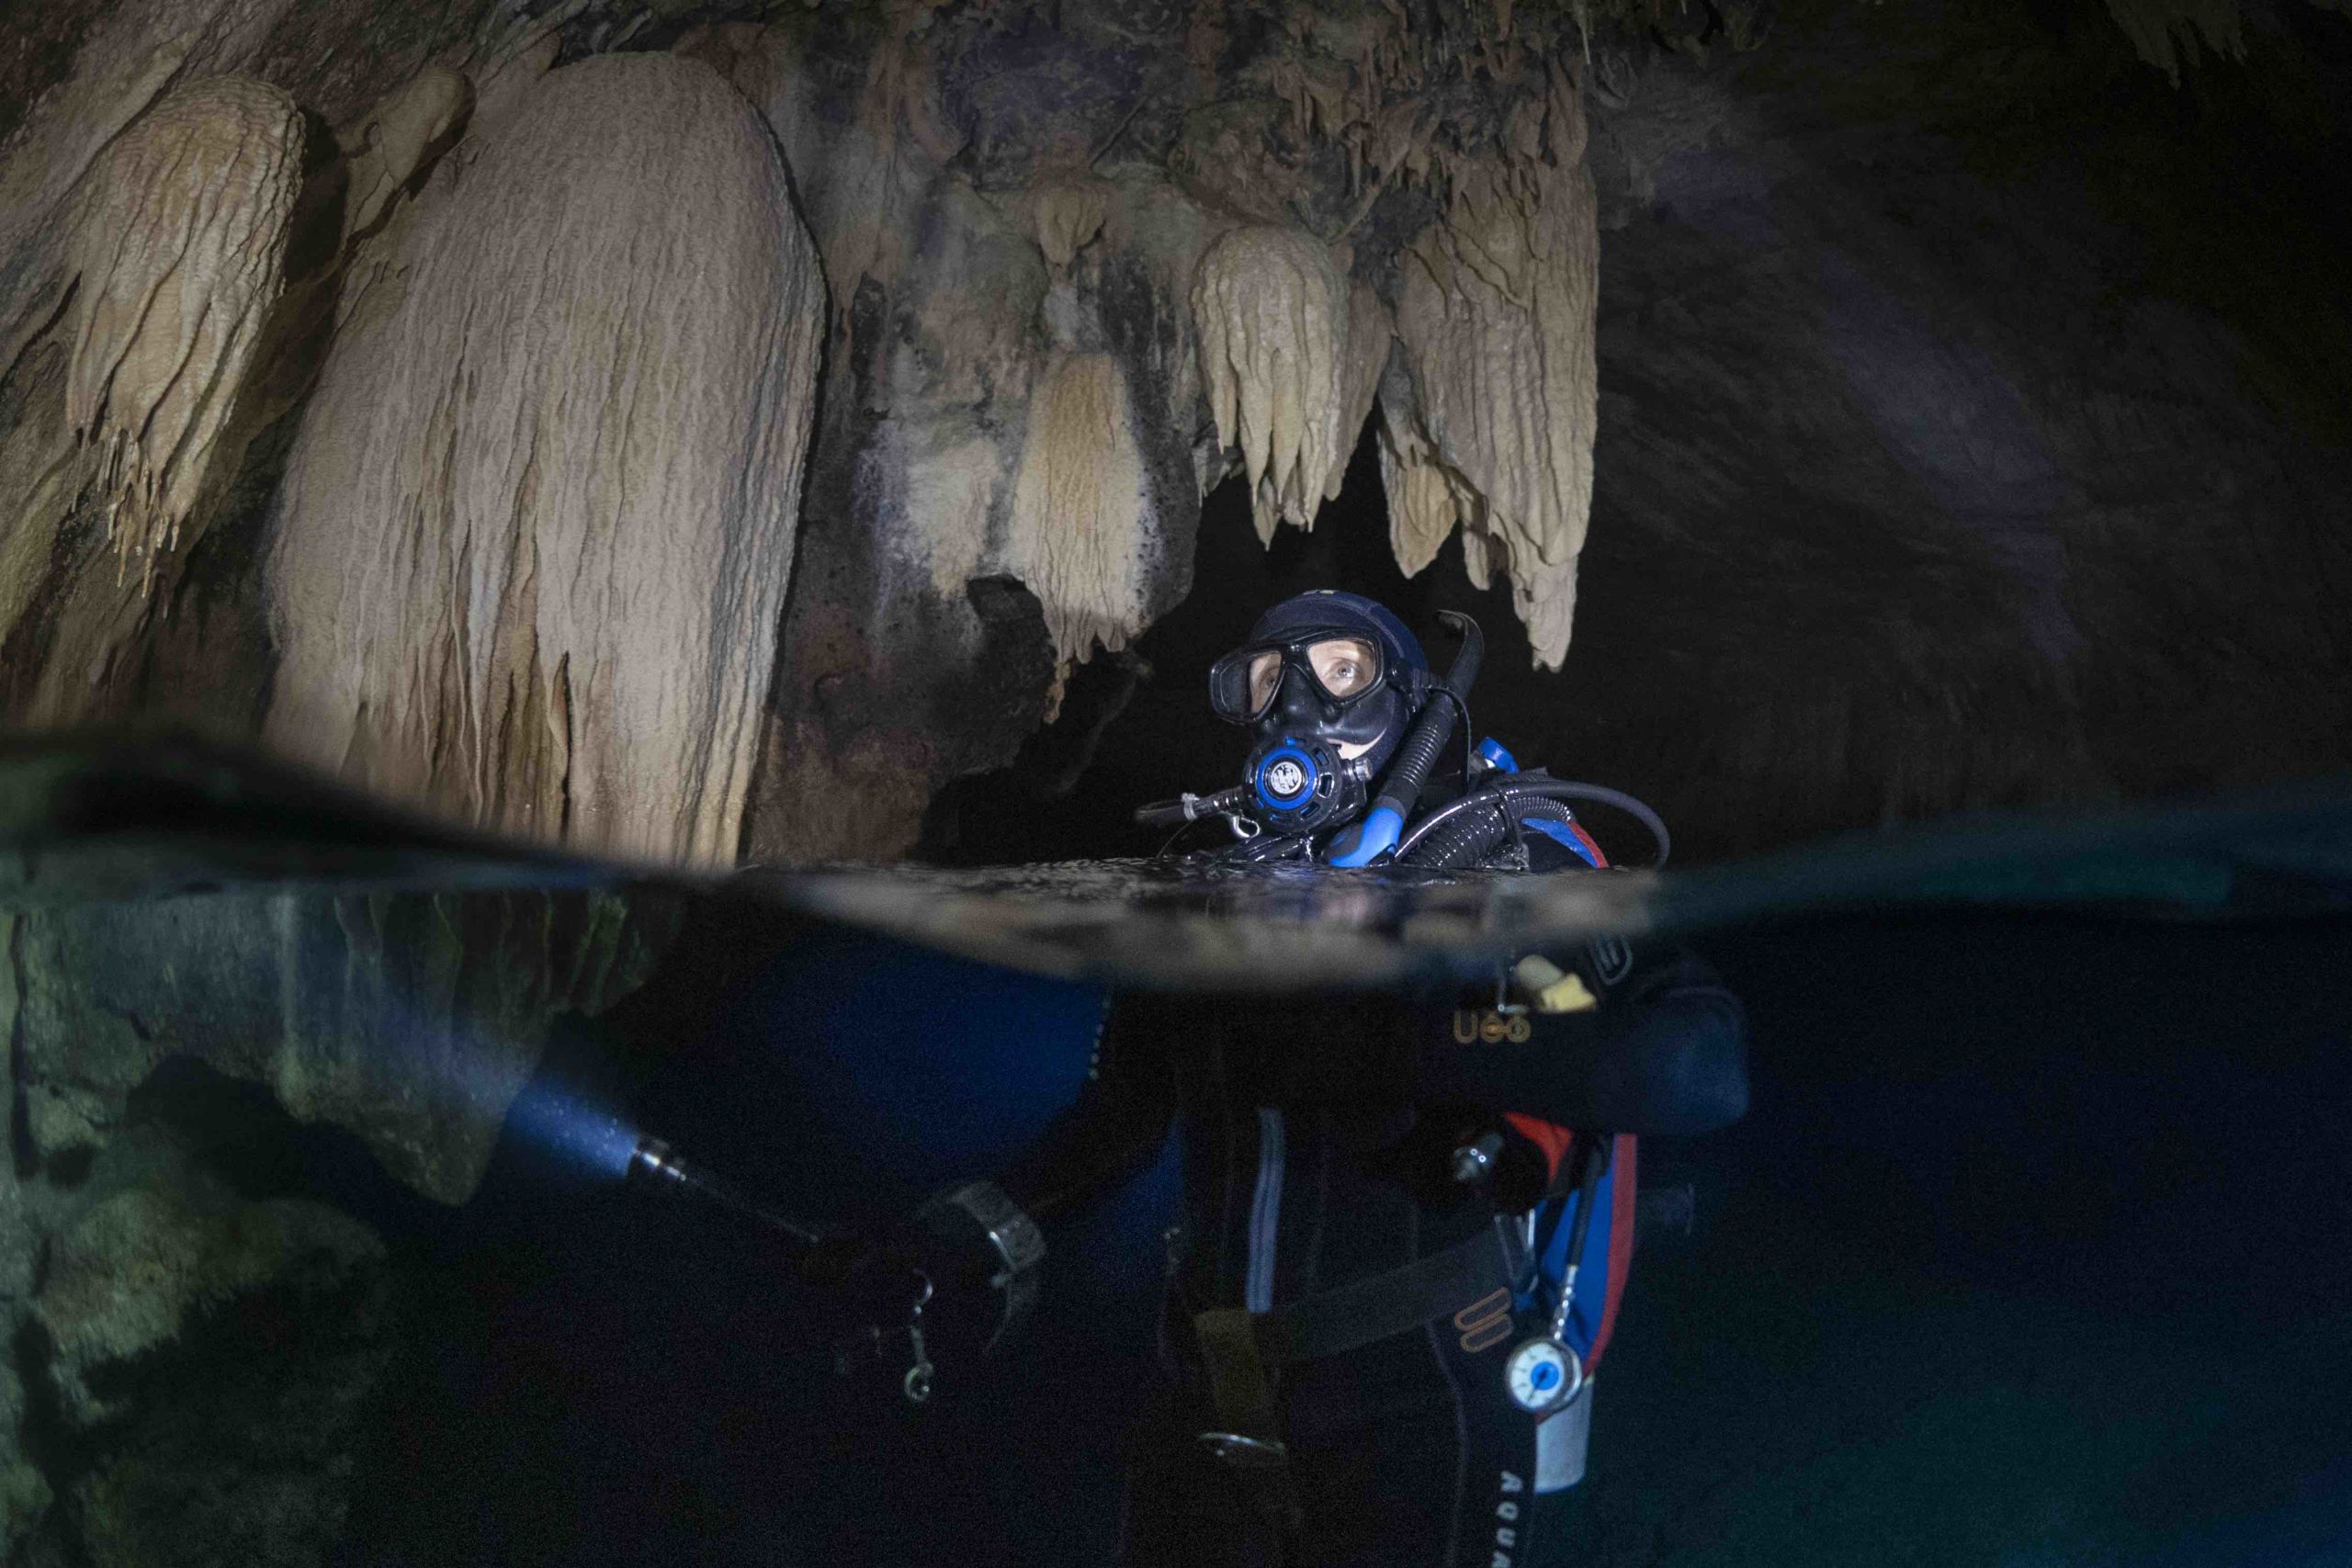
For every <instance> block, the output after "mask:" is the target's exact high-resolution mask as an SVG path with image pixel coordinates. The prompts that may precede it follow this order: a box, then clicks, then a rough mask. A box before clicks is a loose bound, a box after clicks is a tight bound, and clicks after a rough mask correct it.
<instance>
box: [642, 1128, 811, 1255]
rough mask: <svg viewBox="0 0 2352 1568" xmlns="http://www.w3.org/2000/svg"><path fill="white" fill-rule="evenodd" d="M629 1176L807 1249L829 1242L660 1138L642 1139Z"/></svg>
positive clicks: (806, 1226) (807, 1226)
mask: <svg viewBox="0 0 2352 1568" xmlns="http://www.w3.org/2000/svg"><path fill="white" fill-rule="evenodd" d="M628 1174H629V1176H630V1177H632V1178H635V1179H641V1180H648V1181H652V1182H656V1183H659V1184H661V1185H663V1186H671V1187H676V1188H678V1189H680V1190H684V1191H688V1192H692V1193H694V1194H695V1196H697V1197H699V1198H701V1199H703V1200H704V1201H707V1202H710V1203H713V1204H716V1205H717V1206H718V1207H719V1208H721V1209H724V1210H726V1211H727V1212H728V1213H732V1214H736V1215H739V1216H741V1218H743V1219H747V1220H750V1221H751V1222H752V1224H757V1225H762V1226H764V1227H765V1228H767V1229H769V1230H773V1231H780V1232H782V1233H783V1234H784V1235H787V1236H789V1237H791V1238H792V1240H793V1241H794V1242H796V1243H797V1244H798V1245H799V1246H801V1247H815V1246H816V1245H817V1244H818V1243H820V1242H821V1241H823V1240H824V1239H825V1233H824V1232H822V1231H820V1230H817V1229H815V1228H814V1227H812V1226H809V1225H805V1224H801V1223H800V1222H799V1221H797V1220H793V1219H788V1218H786V1216H785V1215H783V1214H779V1213H776V1212H775V1210H774V1209H771V1208H769V1207H767V1206H766V1205H765V1204H763V1203H760V1202H757V1201H753V1200H752V1198H751V1197H749V1196H748V1195H746V1194H745V1193H744V1192H743V1191H742V1190H741V1189H739V1188H737V1187H735V1186H734V1185H733V1184H731V1183H730V1182H729V1181H727V1180H725V1179H722V1178H720V1177H719V1176H718V1175H716V1174H715V1173H713V1172H712V1171H710V1170H707V1169H706V1168H703V1167H701V1166H699V1165H695V1164H693V1163H692V1162H690V1161H688V1160H685V1159H683V1158H681V1157H680V1156H679V1155H678V1151H677V1150H675V1149H673V1148H672V1147H671V1146H670V1145H667V1144H665V1143H663V1142H662V1140H661V1139H659V1138H653V1137H645V1138H639V1139H638V1141H637V1148H636V1151H635V1152H634V1153H632V1154H631V1155H630V1156H628Z"/></svg>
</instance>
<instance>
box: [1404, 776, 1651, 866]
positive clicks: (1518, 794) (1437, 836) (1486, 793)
mask: <svg viewBox="0 0 2352 1568" xmlns="http://www.w3.org/2000/svg"><path fill="white" fill-rule="evenodd" d="M1528 799H1539V800H1582V801H1588V802H1590V803H1591V804H1593V805H1597V806H1608V807H1615V808H1616V809H1617V810H1619V811H1623V813H1625V814H1626V815H1627V816H1629V817H1631V818H1634V820H1635V821H1637V822H1639V823H1640V824H1641V825H1642V827H1643V828H1644V829H1645V830H1646V831H1647V832H1648V833H1649V835H1650V837H1651V839H1652V840H1655V841H1656V842H1657V858H1655V859H1654V860H1652V861H1651V862H1650V863H1649V868H1648V869H1650V870H1653V871H1655V870H1657V868H1659V867H1660V866H1663V865H1664V864H1666V862H1667V857H1668V855H1669V854H1671V853H1672V852H1673V849H1674V840H1673V836H1672V835H1671V834H1669V833H1668V832H1667V830H1666V823H1665V821H1664V820H1663V819H1662V818H1659V816H1658V814H1657V812H1655V811H1653V810H1651V809H1650V808H1649V807H1647V806H1645V805H1644V804H1643V803H1642V802H1641V801H1639V800H1636V799H1634V797H1633V796H1632V795H1627V794H1625V793H1624V792H1623V790H1614V789H1610V788H1608V787H1606V786H1605V785H1602V784H1574V783H1571V782H1569V781H1568V780H1566V779H1545V778H1515V779H1511V780H1510V781H1508V782H1507V783H1503V784H1490V785H1488V786H1487V788H1485V789H1481V790H1476V791H1473V792H1472V793H1471V794H1469V795H1464V796H1463V797H1462V798H1461V799H1460V800H1457V801H1453V802H1452V803H1451V804H1449V805H1446V806H1442V807H1439V808H1438V809H1437V810H1435V811H1432V812H1430V815H1429V816H1428V818H1425V819H1424V820H1422V821H1421V822H1419V823H1417V824H1416V825H1415V826H1414V828H1413V830H1412V831H1411V832H1410V833H1408V834H1407V835H1406V836H1405V838H1404V840H1403V841H1402V842H1401V843H1399V844H1398V845H1397V859H1398V860H1399V861H1409V860H1411V859H1412V858H1413V857H1414V854H1415V852H1417V851H1419V850H1421V849H1423V848H1425V847H1430V846H1431V845H1432V844H1434V846H1435V847H1436V849H1437V850H1439V851H1441V852H1442V853H1434V854H1432V855H1430V856H1429V857H1426V858H1425V859H1424V861H1423V863H1425V864H1432V865H1454V864H1471V863H1476V861H1478V860H1480V859H1483V858H1484V857H1485V856H1486V855H1487V853H1488V852H1491V851H1492V849H1493V848H1494V845H1495V842H1496V840H1498V839H1500V838H1501V837H1502V836H1503V835H1504V834H1506V833H1508V832H1510V830H1511V829H1512V827H1513V826H1514V825H1516V823H1517V822H1518V820H1519V818H1518V817H1517V815H1516V813H1514V812H1513V811H1512V809H1511V808H1512V806H1513V805H1514V804H1515V803H1516V802H1518V801H1521V800H1528ZM1481 810H1483V811H1485V812H1487V813H1488V814H1489V815H1488V816H1487V818H1486V819H1485V820H1484V821H1480V820H1477V819H1476V815H1475V814H1476V813H1478V812H1480V811H1481ZM1464 818H1470V819H1469V820H1464ZM1448 823H1453V825H1454V826H1453V828H1451V829H1447V830H1446V831H1443V832H1441V831H1440V829H1444V828H1445V827H1446V825H1447V824H1448Z"/></svg>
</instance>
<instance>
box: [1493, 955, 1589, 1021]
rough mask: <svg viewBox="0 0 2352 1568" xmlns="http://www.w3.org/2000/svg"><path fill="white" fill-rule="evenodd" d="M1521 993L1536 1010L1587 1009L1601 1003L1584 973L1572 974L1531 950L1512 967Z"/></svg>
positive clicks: (1513, 975)
mask: <svg viewBox="0 0 2352 1568" xmlns="http://www.w3.org/2000/svg"><path fill="white" fill-rule="evenodd" d="M1510 974H1511V979H1512V980H1513V982H1515V983H1516V984H1517V986H1518V987H1519V992H1520V995H1521V996H1523V997H1525V998H1527V1002H1528V1005H1529V1006H1530V1007H1532V1008H1533V1009H1534V1010H1536V1011H1537V1012H1584V1011H1587V1010H1590V1009H1592V1008H1597V1007H1599V1006H1600V998H1599V997H1596V996H1594V995H1593V994H1592V992H1591V991H1589V989H1587V988H1586V987H1585V983H1584V976H1581V975H1575V974H1569V973H1566V972H1565V971H1563V970H1562V969H1561V968H1560V966H1559V965H1558V964H1555V963H1553V962H1552V961H1551V960H1550V959H1548V958H1545V957H1543V956H1542V955H1540V954H1537V953H1529V954H1528V955H1527V956H1526V957H1524V958H1522V959H1521V960H1520V961H1519V963H1518V964H1515V965H1514V966H1513V967H1512V969H1511V972H1510Z"/></svg>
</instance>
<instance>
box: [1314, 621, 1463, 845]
mask: <svg viewBox="0 0 2352 1568" xmlns="http://www.w3.org/2000/svg"><path fill="white" fill-rule="evenodd" d="M1437 615H1438V619H1439V620H1441V621H1443V622H1444V623H1445V625H1446V626H1447V627H1448V628H1450V629H1451V630H1452V631H1453V634H1454V635H1455V636H1457V637H1460V638H1461V639H1462V649H1461V651H1460V652H1458V653H1456V654H1455V655H1454V656H1453V668H1451V669H1450V670H1448V671H1446V672H1445V683H1444V685H1443V687H1442V689H1440V690H1439V691H1436V692H1432V693H1431V694H1430V699H1429V701H1428V702H1427V703H1426V704H1425V705H1423V706H1422V709H1421V716H1420V718H1419V720H1418V721H1416V722H1415V724H1414V725H1413V728H1411V729H1410V730H1409V731H1408V732H1407V734H1406V736H1405V743H1404V744H1403V745H1402V746H1399V747H1398V748H1397V761H1395V762H1394V763H1393V764H1392V765H1391V766H1390V767H1389V770H1388V773H1387V776H1386V777H1385V778H1383V779H1382V780H1381V781H1380V793H1379V794H1378V795H1374V797H1373V802H1372V809H1371V810H1370V811H1368V812H1366V813H1365V814H1364V818H1363V822H1362V823H1360V824H1358V825H1357V826H1356V827H1354V828H1351V829H1348V830H1347V831H1345V832H1343V833H1341V834H1340V837H1339V838H1338V839H1337V840H1333V847H1332V851H1331V853H1330V854H1329V856H1328V857H1327V858H1328V859H1329V862H1330V863H1331V864H1333V865H1351V866H1352V865H1369V864H1371V863H1373V862H1374V861H1375V860H1377V859H1379V858H1380V857H1381V856H1382V855H1384V854H1385V853H1387V852H1389V851H1390V850H1393V849H1396V848H1397V838H1398V835H1399V834H1401V833H1402V832H1403V831H1404V829H1405V821H1406V818H1408V817H1410V816H1411V815H1412V814H1413V804H1414V802H1416V801H1418V800H1419V799H1420V797H1421V786H1422V785H1424V784H1427V783H1429V777H1430V769H1431V768H1433V767H1435V766H1437V758H1438V753H1439V752H1441V751H1442V750H1445V743H1446V740H1447V739H1449V738H1450V737H1451V736H1452V735H1453V724H1454V718H1455V711H1456V710H1457V709H1459V710H1460V711H1461V712H1462V713H1463V714H1464V715H1466V714H1467V713H1468V712H1469V698H1470V687H1471V684H1472V683H1473V682H1476V680H1477V679H1478V665H1479V662H1480V660H1483V659H1484V658H1485V657H1486V649H1487V637H1486V634H1485V633H1484V632H1481V631H1480V630H1479V629H1478V623H1477V622H1476V621H1474V620H1472V619H1471V618H1470V617H1469V616H1467V615H1463V614H1462V613H1461V612H1460V611H1458V610H1440V611H1439V612H1438V613H1437ZM1464 728H1467V726H1466V725H1465V726H1464Z"/></svg>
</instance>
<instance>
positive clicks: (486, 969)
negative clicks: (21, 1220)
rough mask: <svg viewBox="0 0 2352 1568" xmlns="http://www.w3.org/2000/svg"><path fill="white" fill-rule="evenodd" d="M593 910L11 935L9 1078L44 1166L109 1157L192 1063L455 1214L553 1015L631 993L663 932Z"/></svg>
mask: <svg viewBox="0 0 2352 1568" xmlns="http://www.w3.org/2000/svg"><path fill="white" fill-rule="evenodd" d="M648 918H649V917H646V916H644V915H642V914H640V915H639V916H638V917H637V918H634V919H633V918H632V917H631V915H630V914H629V912H628V910H627V908H625V906H624V905H623V904H622V903H621V902H620V901H619V900H617V899H616V898H615V897H612V896H610V895H606V894H542V893H511V894H509V893H500V894H472V895H437V896H436V895H427V894H397V895H377V896H372V897H371V896H365V895H353V896H348V897H334V896H331V895H322V894H309V895H305V894H273V895H252V894H218V895H209V896H200V897H187V898H179V899H170V900H162V901H157V902H153V903H145V904H123V905H96V906H90V907H86V908H73V909H60V910H45V911H39V912H33V913H28V914H24V915H20V916H18V917H17V921H18V926H17V933H16V944H15V947H14V950H13V951H14V959H13V964H12V968H13V972H14V982H15V983H14V987H13V989H14V994H15V1006H14V1007H13V1009H12V1010H11V1012H10V1016H9V1018H8V1020H7V1022H8V1024H9V1026H10V1027H12V1028H13V1029H14V1030H15V1031H16V1032H17V1040H18V1042H19V1044H18V1050H19V1052H20V1053H21V1060H20V1062H19V1064H18V1067H17V1073H18V1077H19V1079H20V1081H21V1083H22V1085H23V1088H22V1089H21V1091H20V1092H22V1093H23V1094H24V1095H25V1096H26V1102H27V1114H26V1125H27V1129H28V1134H30V1136H31V1138H32V1139H33V1144H34V1147H35V1149H36V1150H37V1151H38V1152H39V1153H40V1154H41V1155H42V1156H48V1157H53V1156H58V1155H60V1154H62V1153H65V1152H67V1151H70V1150H74V1149H83V1150H88V1149H94V1148H96V1147H97V1146H99V1145H102V1144H103V1143H104V1142H105V1140H106V1139H107V1137H108V1136H109V1135H110V1134H111V1132H112V1130H113V1128H114V1126H115V1125H116V1124H117V1123H118V1122H119V1120H120V1117H121V1114H122V1110H123V1106H124V1104H125V1101H126V1100H127V1098H128V1096H129V1095H130V1091H131V1090H132V1089H135V1088H137V1087H138V1086H139V1085H140V1084H141V1083H142V1082H144V1081H145V1080H146V1078H147V1077H148V1075H149V1074H151V1073H152V1072H153V1071H154V1069H155V1066H157V1064H158V1063H160V1062H162V1061H163V1060H164V1058H165V1057H167V1056H170V1055H191V1056H195V1057H198V1058H199V1059H201V1060H203V1061H206V1062H209V1063H210V1064H211V1065H212V1066H215V1067H217V1068H219V1069H220V1070H221V1071H223V1072H227V1073H231V1074H233V1075H235V1076H236V1077H243V1078H248V1079H252V1080H254V1081H255V1082H258V1083H261V1084H264V1085H266V1086H267V1087H268V1088H270V1089H272V1090H273V1091H274V1092H275V1093H276V1095H277V1099H278V1100H279V1101H280V1103H282V1104H283V1105H284V1106H285V1107H286V1109H287V1110H288V1111H291V1112H292V1113H293V1114H294V1115H295V1116H296V1117H298V1118H300V1119H301V1120H303V1121H320V1122H334V1123H336V1124H338V1125H341V1126H345V1127H348V1128H350V1129H351V1130H352V1131H354V1132H356V1134H359V1136H360V1137H361V1138H362V1139H363V1140H364V1141H365V1142H366V1143H367V1145H368V1147H369V1148H370V1149H371V1150H373V1151H374V1153H375V1155H376V1156H377V1157H378V1158H379V1160H381V1161H382V1162H383V1164H384V1166H385V1168H387V1169H389V1170H390V1172H391V1173H392V1174H393V1175H394V1176H396V1177H399V1178H400V1179H402V1180H404V1181H406V1182H408V1183H410V1184H411V1185H412V1186H413V1187H415V1188H417V1189H418V1190H420V1191H423V1192H425V1193H427V1194H428V1195H430V1196H433V1197H435V1198H438V1199H441V1200H442V1201H446V1202H459V1201H464V1200H465V1199H466V1198H467V1197H469V1195H470V1194H471V1193H472V1192H473V1190H474V1188H475V1186H476V1185H477V1184H478V1183H479V1182H480V1181H481V1175H482V1171H483V1169H484V1168H485V1167H486V1166H487V1164H488V1162H489V1159H490V1155H491V1150H492V1145H494V1144H495V1143H496V1141H497V1138H498V1134H499V1130H500V1128H501V1126H502V1125H503V1121H504V1117H505V1114H506V1109H507V1106H508V1105H509V1104H510V1103H511V1102H512V1101H513V1100H514V1098H515V1095H516V1094H517V1093H518V1092H519V1091H520V1090H521V1089H522V1087H523V1085H524V1084H525V1083H526V1082H527V1081H528V1080H529V1078H530V1076H531V1074H532V1072H533V1071H534V1070H535V1069H536V1067H537V1065H538V1058H539V1052H540V1049H541V1047H542V1045H543V1044H544V1043H545V1041H546V1038H547V1032H548V1026H549V1023H550V1021H551V1020H552V1019H553V1017H554V1016H555V1015H556V1014H557V1013H558V1012H560V1011H565V1010H580V1011H584V1012H594V1011H597V1010H601V1009H602V1008H603V1007H605V1005H607V1004H609V1002H610V1001H612V1000H613V999H615V998H617V997H618V996H620V995H622V994H624V993H626V991H627V990H628V989H629V988H630V987H633V986H634V985H635V984H636V982H637V980H638V979H639V977H640V976H641V975H642V974H643V972H644V970H645V968H646V966H647V964H648V963H649V960H650V953H651V952H652V951H653V947H652V943H653V942H658V941H659V940H660V937H661V934H662V931H661V927H660V917H658V916H653V917H650V919H652V920H653V922H654V924H653V925H652V926H651V927H649V926H648V924H647V923H646V922H647V919H648Z"/></svg>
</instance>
